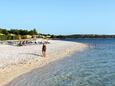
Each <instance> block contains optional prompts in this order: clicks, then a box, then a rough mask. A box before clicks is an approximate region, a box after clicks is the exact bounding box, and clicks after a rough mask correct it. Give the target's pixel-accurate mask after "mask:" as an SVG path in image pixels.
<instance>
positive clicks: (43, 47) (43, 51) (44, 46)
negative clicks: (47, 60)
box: [42, 43, 46, 57]
mask: <svg viewBox="0 0 115 86" xmlns="http://www.w3.org/2000/svg"><path fill="white" fill-rule="evenodd" d="M42 56H43V57H46V45H45V44H44V43H43V46H42Z"/></svg>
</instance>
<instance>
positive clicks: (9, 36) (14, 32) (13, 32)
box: [0, 28, 38, 40]
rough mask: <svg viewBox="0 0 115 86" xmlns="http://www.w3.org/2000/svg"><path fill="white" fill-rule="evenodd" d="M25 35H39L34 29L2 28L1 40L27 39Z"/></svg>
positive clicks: (0, 31)
mask: <svg viewBox="0 0 115 86" xmlns="http://www.w3.org/2000/svg"><path fill="white" fill-rule="evenodd" d="M25 35H31V36H33V35H38V32H37V30H36V29H35V28H34V29H32V30H24V29H10V30H7V29H3V28H0V40H15V39H19V37H20V38H26V37H25Z"/></svg>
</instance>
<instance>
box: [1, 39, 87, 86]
mask: <svg viewBox="0 0 115 86" xmlns="http://www.w3.org/2000/svg"><path fill="white" fill-rule="evenodd" d="M49 42H50V44H48V45H47V48H48V49H47V57H46V58H43V57H41V46H42V45H27V46H21V47H17V46H10V45H0V48H1V50H0V56H1V57H0V86H5V85H6V84H8V83H9V82H10V81H12V80H13V79H15V78H16V77H18V76H20V75H22V74H24V73H27V72H29V71H31V70H32V69H35V68H39V67H43V66H45V65H47V64H49V63H50V62H52V61H55V60H58V59H63V58H64V57H65V56H67V55H71V54H72V53H73V52H74V51H80V50H83V49H84V48H86V47H87V45H85V44H82V43H77V42H69V41H60V40H49Z"/></svg>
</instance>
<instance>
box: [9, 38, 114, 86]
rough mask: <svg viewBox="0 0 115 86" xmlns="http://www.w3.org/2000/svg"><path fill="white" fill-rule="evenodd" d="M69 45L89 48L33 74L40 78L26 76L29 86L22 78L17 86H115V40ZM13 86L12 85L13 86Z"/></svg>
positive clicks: (105, 39) (89, 41) (104, 39)
mask: <svg viewBox="0 0 115 86" xmlns="http://www.w3.org/2000/svg"><path fill="white" fill-rule="evenodd" d="M66 41H72V42H79V43H85V44H87V45H88V47H87V48H86V49H84V50H82V51H79V52H74V53H73V54H72V55H69V56H67V57H66V58H64V59H62V60H59V61H55V62H51V63H50V64H48V65H46V66H44V67H43V68H40V69H35V70H33V72H34V74H36V75H37V76H32V74H29V75H28V74H26V75H24V76H26V80H25V82H23V80H24V77H23V76H20V78H21V82H20V81H19V82H18V83H16V84H15V86H115V39H114V38H103V39H102V38H100V39H66ZM30 77H31V78H30ZM27 79H28V80H27ZM30 79H31V80H30ZM29 80H30V81H32V82H29ZM17 81H18V79H17ZM22 82H23V83H22ZM14 83H15V82H14ZM20 83H21V84H20ZM12 85H13V83H12V82H11V83H10V84H9V86H12Z"/></svg>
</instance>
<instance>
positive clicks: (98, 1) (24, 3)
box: [0, 0, 115, 35]
mask: <svg viewBox="0 0 115 86" xmlns="http://www.w3.org/2000/svg"><path fill="white" fill-rule="evenodd" d="M0 27H1V28H6V29H28V30H31V29H33V28H36V29H37V31H38V32H40V33H49V34H64V35H65V34H115V0H0Z"/></svg>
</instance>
